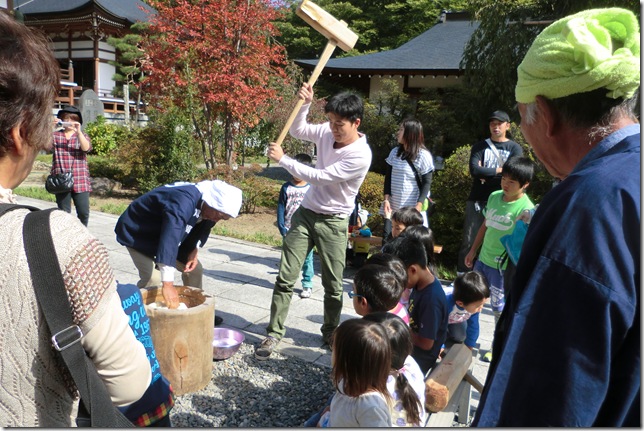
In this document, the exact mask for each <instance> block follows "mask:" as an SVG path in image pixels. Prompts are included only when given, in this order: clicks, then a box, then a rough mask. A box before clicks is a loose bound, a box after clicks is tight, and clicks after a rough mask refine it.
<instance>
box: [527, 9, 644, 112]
mask: <svg viewBox="0 0 644 431" xmlns="http://www.w3.org/2000/svg"><path fill="white" fill-rule="evenodd" d="M517 72H518V81H517V86H516V89H515V96H516V100H517V102H519V103H531V102H534V100H535V97H536V96H537V95H541V96H544V97H547V98H549V99H557V98H559V97H566V96H570V95H571V94H577V93H585V92H588V91H592V90H596V89H598V88H606V89H607V90H608V92H607V94H606V96H607V97H610V98H612V99H617V98H620V97H621V98H629V97H632V96H633V94H635V92H636V91H637V89H638V87H639V85H640V32H639V25H638V22H637V19H636V18H635V15H634V14H633V13H632V12H630V11H628V10H625V9H619V8H609V9H592V10H587V11H583V12H579V13H577V14H574V15H570V16H568V17H566V18H562V19H560V20H558V21H555V22H554V23H552V24H550V25H549V26H548V27H546V28H545V29H544V30H543V31H542V32H541V34H539V36H537V38H536V39H535V40H534V42H533V43H532V46H531V47H530V49H529V50H528V53H527V54H526V56H525V58H524V59H523V61H522V62H521V64H520V65H519V67H518V69H517Z"/></svg>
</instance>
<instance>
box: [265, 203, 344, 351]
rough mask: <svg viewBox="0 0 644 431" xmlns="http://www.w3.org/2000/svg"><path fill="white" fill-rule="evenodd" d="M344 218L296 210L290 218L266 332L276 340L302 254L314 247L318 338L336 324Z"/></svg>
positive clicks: (342, 261)
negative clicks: (320, 300)
mask: <svg viewBox="0 0 644 431" xmlns="http://www.w3.org/2000/svg"><path fill="white" fill-rule="evenodd" d="M348 226H349V218H348V217H344V218H342V217H340V216H333V215H324V214H317V213H314V212H313V211H310V210H307V209H306V208H303V207H300V208H299V209H298V210H297V211H296V212H295V214H293V218H292V219H291V228H290V229H289V231H288V233H287V234H286V236H285V237H284V243H283V246H282V258H281V260H280V269H279V274H278V275H277V280H276V281H275V286H274V287H273V298H272V301H271V318H270V321H269V322H268V327H267V328H266V332H267V334H268V335H270V336H271V337H275V338H277V339H278V340H279V339H281V338H282V337H283V336H284V333H285V332H286V328H285V327H284V321H285V320H286V316H287V315H288V309H289V307H290V305H291V298H292V297H293V286H294V285H295V283H296V282H297V280H298V278H299V274H300V271H301V269H302V263H303V262H304V259H305V258H306V255H307V254H308V253H309V251H311V249H313V246H315V247H316V248H317V252H318V255H319V258H320V263H321V266H322V287H323V288H324V324H323V325H322V328H321V331H322V335H323V336H325V337H327V336H330V335H331V334H332V333H333V331H334V330H335V328H336V327H337V326H338V325H339V324H340V314H341V312H342V293H343V289H342V276H343V273H344V266H345V263H346V253H347V240H348V233H347V228H348Z"/></svg>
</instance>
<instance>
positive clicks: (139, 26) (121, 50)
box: [107, 22, 148, 120]
mask: <svg viewBox="0 0 644 431" xmlns="http://www.w3.org/2000/svg"><path fill="white" fill-rule="evenodd" d="M147 26H148V25H147V23H140V22H139V23H135V24H133V25H132V26H131V27H130V30H132V33H128V34H126V35H125V36H123V37H109V38H108V39H107V43H108V44H110V45H111V46H113V47H114V48H116V60H114V61H112V60H110V61H109V64H111V65H113V66H114V67H116V73H115V74H114V76H113V77H112V79H113V80H114V82H115V84H116V85H115V86H114V89H113V90H112V94H114V95H115V96H118V97H124V94H123V86H124V85H127V86H128V92H129V97H130V98H131V97H135V98H136V117H137V118H136V119H137V120H138V117H139V114H140V107H141V92H140V91H139V88H138V87H137V84H138V83H140V82H141V81H142V80H143V77H144V76H143V74H142V73H141V63H142V61H143V60H144V58H145V53H144V52H143V50H142V49H141V41H142V36H141V33H142V32H144V31H145V30H146V28H147Z"/></svg>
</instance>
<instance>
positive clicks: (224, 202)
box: [195, 180, 242, 218]
mask: <svg viewBox="0 0 644 431" xmlns="http://www.w3.org/2000/svg"><path fill="white" fill-rule="evenodd" d="M195 186H196V187H197V188H198V189H199V191H200V192H201V197H202V199H203V200H204V202H206V204H207V205H208V206H209V207H211V208H214V209H216V210H217V211H221V212H222V213H224V214H228V215H229V216H231V217H233V218H235V217H237V216H238V215H239V210H240V209H241V204H242V191H241V190H240V189H238V188H237V187H235V186H231V185H230V184H228V183H225V182H223V181H220V180H214V181H210V180H208V181H201V182H200V183H197V184H195Z"/></svg>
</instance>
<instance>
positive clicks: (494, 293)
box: [474, 260, 505, 315]
mask: <svg viewBox="0 0 644 431" xmlns="http://www.w3.org/2000/svg"><path fill="white" fill-rule="evenodd" d="M474 271H478V272H480V273H481V274H483V276H484V277H485V278H486V279H487V282H488V283H489V284H490V306H491V307H492V311H493V312H494V314H495V315H496V314H497V313H498V314H501V312H502V311H503V306H504V305H505V290H504V289H503V270H500V269H498V268H492V267H491V266H487V265H486V264H484V263H483V262H481V261H480V260H477V261H476V262H475V263H474Z"/></svg>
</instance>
